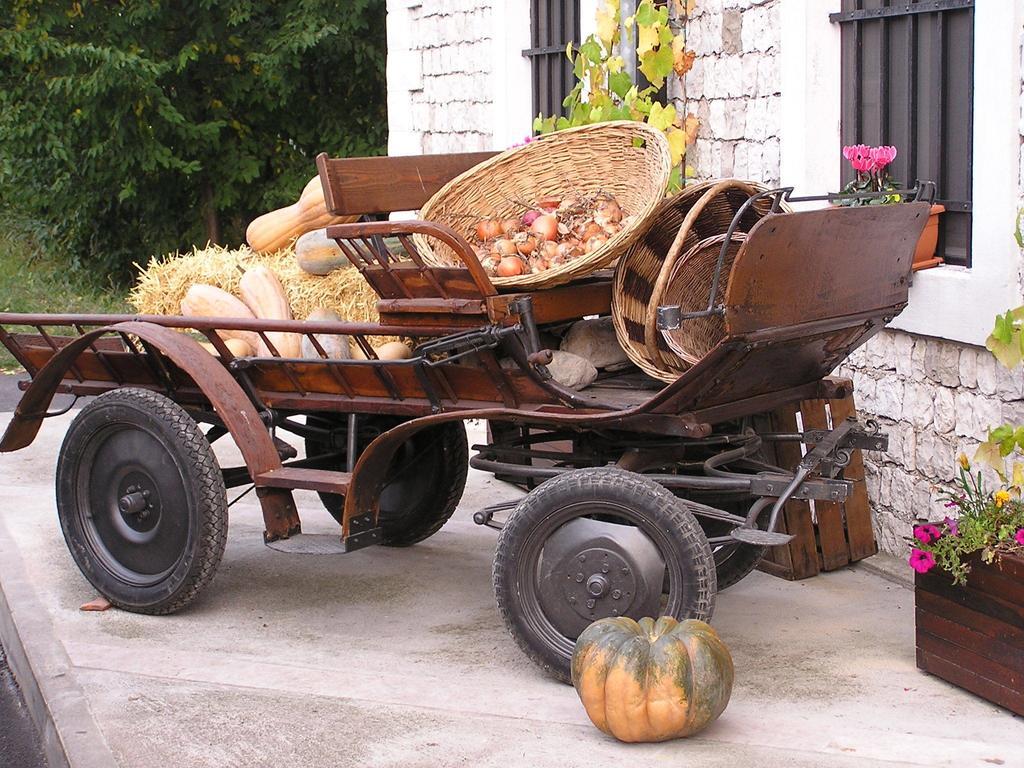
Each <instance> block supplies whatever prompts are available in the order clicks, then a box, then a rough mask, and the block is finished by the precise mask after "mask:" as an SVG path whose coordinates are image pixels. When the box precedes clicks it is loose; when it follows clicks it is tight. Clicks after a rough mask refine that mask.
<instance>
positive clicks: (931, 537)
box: [914, 524, 942, 544]
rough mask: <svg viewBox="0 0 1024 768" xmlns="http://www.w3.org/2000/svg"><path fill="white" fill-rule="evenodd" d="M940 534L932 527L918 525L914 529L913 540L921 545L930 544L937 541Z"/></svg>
mask: <svg viewBox="0 0 1024 768" xmlns="http://www.w3.org/2000/svg"><path fill="white" fill-rule="evenodd" d="M941 536H942V533H941V532H940V531H939V529H938V528H936V527H935V526H934V525H931V524H929V525H919V526H917V527H916V528H915V529H914V538H915V539H917V540H918V541H920V542H921V543H922V544H931V543H932V542H933V541H938V540H939V538H940V537H941Z"/></svg>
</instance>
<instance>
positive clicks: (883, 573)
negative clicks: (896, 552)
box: [855, 552, 914, 589]
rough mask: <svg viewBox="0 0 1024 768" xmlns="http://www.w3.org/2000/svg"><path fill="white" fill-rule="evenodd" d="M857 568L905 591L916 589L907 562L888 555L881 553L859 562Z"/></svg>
mask: <svg viewBox="0 0 1024 768" xmlns="http://www.w3.org/2000/svg"><path fill="white" fill-rule="evenodd" d="M855 567H856V569H857V570H860V571H867V572H868V573H871V574H874V575H875V576H878V577H879V578H882V579H885V580H886V581H891V582H892V583H893V584H896V585H898V586H901V587H903V588H905V589H913V588H914V576H913V574H912V573H911V571H910V567H909V566H908V565H907V563H906V561H905V560H901V559H900V558H898V557H895V556H893V555H890V554H888V553H885V552H879V553H878V554H875V555H872V556H871V557H869V558H866V559H864V560H858V561H857V563H856V564H855Z"/></svg>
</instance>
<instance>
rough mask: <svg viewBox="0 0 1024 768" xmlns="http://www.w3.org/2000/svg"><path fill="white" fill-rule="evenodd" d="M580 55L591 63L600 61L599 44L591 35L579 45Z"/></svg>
mask: <svg viewBox="0 0 1024 768" xmlns="http://www.w3.org/2000/svg"><path fill="white" fill-rule="evenodd" d="M580 55H581V56H582V57H583V58H584V59H585V60H587V61H589V62H591V63H592V64H600V63H601V44H600V43H599V42H598V41H597V40H595V39H594V38H593V37H592V36H591V37H588V38H587V41H586V42H585V43H583V45H581V46H580Z"/></svg>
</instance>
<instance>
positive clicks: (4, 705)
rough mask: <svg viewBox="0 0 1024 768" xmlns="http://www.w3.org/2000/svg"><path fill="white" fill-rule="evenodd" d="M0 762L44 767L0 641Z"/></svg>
mask: <svg viewBox="0 0 1024 768" xmlns="http://www.w3.org/2000/svg"><path fill="white" fill-rule="evenodd" d="M0 765H4V766H18V768H46V758H45V757H43V750H42V746H41V745H40V743H39V734H38V733H37V732H36V729H35V725H34V724H33V722H32V718H31V717H30V716H29V714H28V708H27V707H26V706H25V700H24V699H23V698H22V696H21V691H20V690H19V689H18V684H17V682H15V680H14V675H12V674H11V670H10V668H9V667H8V666H7V655H6V653H5V652H4V648H3V646H2V645H0Z"/></svg>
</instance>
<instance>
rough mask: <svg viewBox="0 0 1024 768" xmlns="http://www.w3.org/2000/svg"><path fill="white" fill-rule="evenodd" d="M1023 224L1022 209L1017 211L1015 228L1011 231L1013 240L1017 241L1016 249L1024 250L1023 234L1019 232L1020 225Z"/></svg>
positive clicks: (1023, 209) (1023, 215)
mask: <svg viewBox="0 0 1024 768" xmlns="http://www.w3.org/2000/svg"><path fill="white" fill-rule="evenodd" d="M1022 222H1024V208H1020V209H1019V210H1018V211H1017V227H1016V228H1015V229H1014V230H1013V238H1014V240H1016V241H1017V247H1018V248H1024V232H1021V224H1022Z"/></svg>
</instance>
